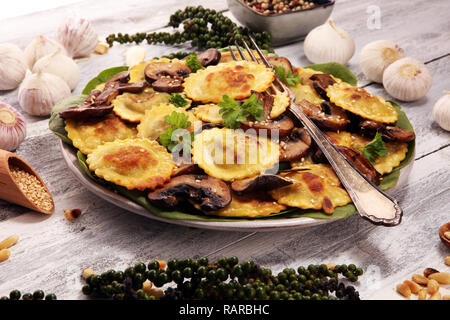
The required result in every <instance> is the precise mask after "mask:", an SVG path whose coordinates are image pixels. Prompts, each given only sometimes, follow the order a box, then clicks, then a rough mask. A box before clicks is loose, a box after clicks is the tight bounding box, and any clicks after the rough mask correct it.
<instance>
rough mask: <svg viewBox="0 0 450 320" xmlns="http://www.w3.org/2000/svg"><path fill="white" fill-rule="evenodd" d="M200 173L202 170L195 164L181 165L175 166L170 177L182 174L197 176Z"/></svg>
mask: <svg viewBox="0 0 450 320" xmlns="http://www.w3.org/2000/svg"><path fill="white" fill-rule="evenodd" d="M201 172H202V169H200V167H199V166H198V165H197V164H195V163H182V164H177V166H176V167H175V169H174V170H173V173H172V177H176V176H182V175H184V174H194V173H196V174H199V173H201Z"/></svg>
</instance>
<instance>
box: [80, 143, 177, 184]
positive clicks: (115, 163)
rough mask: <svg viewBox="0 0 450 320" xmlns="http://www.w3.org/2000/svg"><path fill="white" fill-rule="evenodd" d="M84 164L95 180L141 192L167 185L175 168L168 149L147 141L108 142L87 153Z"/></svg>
mask: <svg viewBox="0 0 450 320" xmlns="http://www.w3.org/2000/svg"><path fill="white" fill-rule="evenodd" d="M86 162H87V164H88V165H89V169H90V170H91V171H94V172H95V174H96V175H97V176H98V177H100V178H103V179H105V180H106V181H109V182H112V183H115V184H117V185H119V186H122V187H125V188H127V189H129V190H132V189H138V190H141V191H144V190H146V189H150V190H154V189H155V188H157V187H159V186H162V185H163V184H164V183H165V182H167V181H169V180H170V176H171V174H172V170H173V168H174V166H175V164H174V162H173V161H172V156H171V154H170V153H169V152H167V149H166V148H165V147H163V146H161V145H160V144H159V143H158V142H156V141H151V140H148V139H126V140H115V141H113V142H107V143H105V144H103V145H101V146H99V147H98V148H96V149H95V150H94V151H93V152H92V153H90V154H89V155H88V157H87V160H86Z"/></svg>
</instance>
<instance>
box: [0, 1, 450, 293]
mask: <svg viewBox="0 0 450 320" xmlns="http://www.w3.org/2000/svg"><path fill="white" fill-rule="evenodd" d="M336 2H337V4H336V6H335V8H334V11H333V14H332V17H333V18H334V20H335V22H336V24H337V25H338V26H341V27H342V28H344V29H345V30H347V31H348V32H349V33H350V34H352V36H353V37H354V39H355V42H356V54H355V56H354V57H353V58H352V60H351V61H350V64H349V67H350V69H351V70H352V71H353V72H354V73H355V74H356V75H358V79H359V85H360V86H364V87H365V88H366V89H367V90H369V91H371V92H374V93H375V94H377V95H382V96H386V97H388V94H387V93H386V92H385V91H384V90H383V87H382V86H380V85H378V84H373V83H369V82H368V81H367V80H366V79H364V76H363V75H362V73H361V72H360V69H359V67H358V62H357V61H358V59H357V57H358V54H359V51H360V49H361V48H362V46H364V45H365V44H366V43H368V42H370V41H373V40H377V39H387V40H392V41H394V42H396V43H398V44H399V45H400V46H401V47H403V48H404V49H405V51H406V53H407V54H408V55H410V56H412V57H414V58H417V59H419V60H421V61H424V62H425V63H426V64H427V66H428V68H429V69H430V70H431V72H432V73H433V87H432V88H431V90H430V92H429V93H428V95H427V96H426V97H425V98H423V99H421V100H420V101H417V102H413V103H401V105H402V106H403V109H404V110H405V112H406V114H407V115H408V117H409V119H410V121H411V122H412V124H413V125H414V128H415V130H416V134H417V150H416V159H415V163H414V166H413V169H412V171H411V173H410V175H409V178H408V179H407V182H406V183H405V184H403V185H402V186H401V187H400V188H398V189H397V190H396V191H395V193H394V196H395V197H397V198H398V199H399V200H400V202H401V205H402V207H403V209H404V219H403V222H402V223H401V225H400V226H398V227H395V228H385V227H376V226H374V225H372V224H370V223H368V222H366V221H364V220H362V219H361V218H359V217H358V216H357V215H354V216H352V217H350V218H347V219H343V220H339V221H336V222H333V223H330V224H325V225H321V226H315V227H310V228H305V229H298V230H291V231H283V232H279V233H277V232H272V233H256V232H255V233H239V232H222V231H208V230H202V229H193V228H187V227H182V226H175V225H171V224H165V223H160V222H156V221H153V220H150V219H147V218H144V217H141V216H138V215H135V214H132V213H130V212H126V211H124V210H122V209H120V208H118V207H115V206H113V205H111V204H109V203H107V202H105V201H103V200H101V199H99V198H98V197H96V195H95V194H92V193H90V192H89V191H87V190H86V189H85V188H83V187H82V186H81V185H80V184H79V183H78V182H77V181H75V180H74V178H73V176H72V174H71V173H70V172H68V170H67V168H66V166H65V164H64V163H63V161H62V156H61V152H60V150H59V147H58V138H57V137H56V136H54V135H53V134H52V133H50V131H49V129H48V119H46V118H38V117H30V116H26V118H27V121H28V126H27V130H28V136H27V138H26V140H25V141H24V142H23V143H22V144H21V146H20V147H19V148H18V150H17V151H16V152H17V154H19V155H20V156H21V157H23V158H24V159H25V160H27V161H28V162H29V163H31V165H32V166H33V167H34V168H35V169H36V170H37V171H38V173H39V174H40V175H41V176H42V177H43V179H44V180H45V181H46V183H47V184H48V186H49V188H50V190H51V192H52V194H53V196H54V199H55V202H56V211H55V213H54V214H53V215H52V216H44V215H41V214H37V213H34V212H30V211H29V210H27V209H25V208H22V207H19V206H16V205H13V204H8V203H6V202H1V201H0V239H1V238H5V237H7V236H9V235H11V234H18V235H19V236H20V241H19V243H18V244H17V245H16V246H14V247H13V248H12V250H11V251H12V254H11V257H10V259H9V260H8V261H6V262H4V263H1V264H0V296H1V295H4V294H8V293H9V291H10V290H12V289H16V288H17V289H20V290H21V291H22V292H25V291H33V290H35V289H38V288H39V289H42V290H44V291H46V292H55V293H56V294H57V296H58V298H60V299H77V298H83V297H84V296H83V295H82V294H81V291H80V289H81V286H82V281H81V277H80V275H81V270H82V269H83V268H85V267H88V266H89V267H92V268H93V269H94V270H96V271H97V272H103V271H106V270H108V269H111V268H117V269H120V268H125V267H126V266H128V265H131V264H134V263H136V262H139V261H144V262H148V261H150V260H152V259H155V258H158V259H169V258H172V257H175V258H179V257H193V258H196V257H200V256H207V257H209V258H210V259H216V258H218V257H220V256H230V255H236V256H238V257H239V258H240V259H242V260H243V259H248V258H252V259H254V260H255V261H256V262H257V263H259V264H261V265H263V266H266V267H271V268H272V269H274V270H275V271H279V270H281V269H282V268H284V267H297V266H298V265H308V264H310V263H328V262H334V263H337V264H341V263H347V264H348V263H355V264H357V265H358V266H361V267H362V268H363V269H364V270H365V275H364V276H363V277H361V278H360V281H359V282H358V283H357V284H356V285H357V286H358V288H359V289H360V293H361V296H362V298H363V299H374V298H393V299H396V298H397V299H398V298H400V297H399V296H398V295H397V294H396V293H395V289H394V288H395V285H396V284H397V283H398V282H400V281H403V280H404V279H408V278H410V276H411V275H412V273H420V272H421V271H422V270H423V269H424V268H425V267H434V268H437V269H441V270H446V271H449V270H448V269H449V267H447V266H445V265H444V262H443V260H444V257H445V256H447V255H449V254H450V251H449V249H448V248H446V247H445V246H444V245H443V244H442V243H441V241H440V240H439V237H438V233H437V230H438V228H439V226H441V225H442V224H444V223H445V222H448V221H450V133H449V132H445V131H444V130H442V129H440V128H439V127H438V126H437V125H436V124H435V123H434V122H433V119H432V115H431V110H432V106H433V104H434V103H435V102H436V100H437V99H438V98H439V97H440V96H441V95H442V93H443V90H450V81H449V76H450V17H449V12H450V2H449V1H448V0H433V1H422V0H411V1H400V0H396V1H392V0H383V1H377V2H376V3H377V4H376V5H377V6H378V7H379V9H380V10H381V11H380V12H381V26H380V29H369V28H368V27H367V20H368V19H369V18H370V17H369V14H368V13H367V10H368V7H369V6H370V5H373V4H374V2H373V1H369V0H366V1H353V0H337V1H336ZM198 4H202V5H203V6H204V7H209V8H214V9H216V10H220V11H223V12H224V13H225V14H226V15H227V16H231V14H230V13H229V12H228V11H227V5H226V1H225V0H208V1H206V0H197V1H179V0H166V1H157V0H146V1H139V0H127V1H122V0H97V1H82V2H79V3H76V4H72V5H69V6H66V7H61V8H57V9H53V10H48V11H45V12H40V13H35V14H30V15H27V16H22V17H17V18H11V19H7V20H4V21H2V22H1V25H2V27H1V29H0V42H12V43H15V44H17V45H19V46H21V47H22V48H24V47H25V46H26V45H27V44H28V43H29V42H30V41H31V39H32V38H33V37H34V36H35V35H36V34H37V33H40V34H44V35H47V36H52V35H53V34H54V32H55V30H56V27H57V25H58V23H59V21H60V20H61V19H62V18H63V17H64V16H66V15H68V14H79V15H81V16H84V17H85V18H88V19H90V20H91V21H92V23H93V25H94V27H95V28H96V30H97V31H98V33H99V34H100V35H102V36H106V35H107V34H109V33H112V32H128V33H134V32H137V31H151V30H161V29H164V27H165V25H166V24H167V21H168V17H169V16H170V14H171V13H172V12H174V11H175V10H177V9H182V8H184V7H185V6H186V5H198ZM6 26H7V28H6ZM146 48H147V57H148V58H151V57H154V56H159V55H161V54H165V53H169V52H171V51H178V50H181V49H183V48H180V47H179V48H169V47H164V46H146ZM124 50H125V46H119V45H116V46H115V47H113V48H112V49H111V50H110V51H109V53H108V54H107V55H102V56H95V55H94V56H92V57H91V58H90V59H89V60H86V61H79V65H80V68H81V72H82V80H81V81H80V84H79V86H78V87H77V88H76V89H75V91H74V94H77V93H79V92H80V91H81V89H82V88H83V87H84V85H85V83H86V82H87V81H88V80H89V79H91V78H92V77H94V76H95V75H97V74H98V72H100V71H101V70H103V69H105V68H107V67H111V66H117V65H122V64H123V61H124V60H123V59H124V58H123V56H122V53H123V51H124ZM276 51H277V53H279V54H280V55H284V56H287V57H288V58H289V59H291V61H292V62H293V63H294V64H295V65H299V66H302V65H307V64H309V63H308V61H307V60H306V58H305V56H304V54H303V49H302V43H301V42H299V43H295V44H292V45H288V46H284V47H281V48H276ZM0 99H1V100H2V101H4V102H7V103H10V104H12V105H13V106H14V107H16V108H17V109H20V106H19V105H18V102H17V90H15V91H11V92H0ZM70 208H81V209H82V211H84V212H85V214H84V215H83V216H82V217H81V218H80V219H78V220H76V221H74V222H70V221H68V220H66V219H65V217H64V214H63V210H64V209H70Z"/></svg>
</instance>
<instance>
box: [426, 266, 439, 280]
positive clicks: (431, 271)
mask: <svg viewBox="0 0 450 320" xmlns="http://www.w3.org/2000/svg"><path fill="white" fill-rule="evenodd" d="M436 272H439V270H436V269H433V268H426V269H425V270H423V275H424V276H425V277H427V278H428V277H429V276H430V274H433V273H436Z"/></svg>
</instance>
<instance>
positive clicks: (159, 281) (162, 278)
mask: <svg viewBox="0 0 450 320" xmlns="http://www.w3.org/2000/svg"><path fill="white" fill-rule="evenodd" d="M167 282H169V276H168V275H167V273H166V272H161V273H159V274H158V275H157V276H156V279H155V281H154V282H153V283H154V284H155V285H156V286H157V287H162V286H163V285H165V284H166V283H167Z"/></svg>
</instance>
